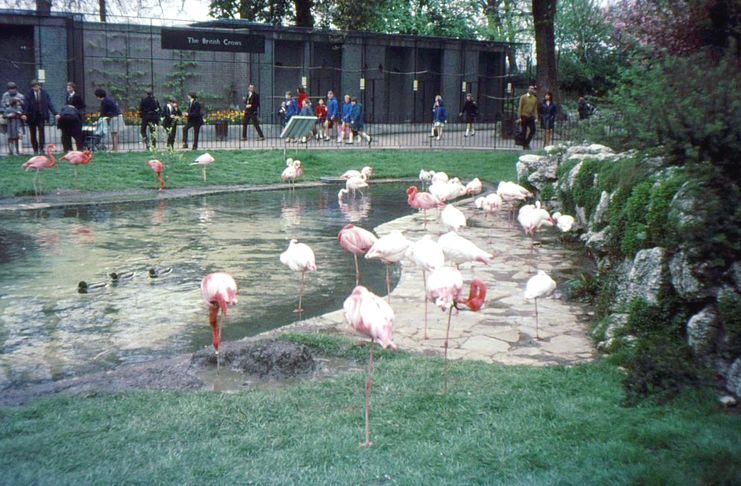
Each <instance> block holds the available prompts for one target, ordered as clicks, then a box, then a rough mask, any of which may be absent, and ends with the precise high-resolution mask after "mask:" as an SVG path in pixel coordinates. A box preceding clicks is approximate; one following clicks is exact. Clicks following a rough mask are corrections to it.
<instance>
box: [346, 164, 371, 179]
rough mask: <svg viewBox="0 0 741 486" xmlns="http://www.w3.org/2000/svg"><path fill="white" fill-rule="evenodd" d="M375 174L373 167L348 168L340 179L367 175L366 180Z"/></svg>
mask: <svg viewBox="0 0 741 486" xmlns="http://www.w3.org/2000/svg"><path fill="white" fill-rule="evenodd" d="M372 175H373V167H368V166H366V167H363V168H362V169H361V170H348V171H347V172H345V173H344V174H342V175H341V176H340V179H342V180H345V181H346V180H348V179H350V178H352V177H362V176H365V180H368V179H370V176H372Z"/></svg>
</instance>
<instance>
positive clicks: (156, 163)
mask: <svg viewBox="0 0 741 486" xmlns="http://www.w3.org/2000/svg"><path fill="white" fill-rule="evenodd" d="M145 163H146V164H147V165H148V166H149V167H151V168H152V170H153V171H154V185H155V186H157V179H159V181H160V191H164V190H165V180H164V179H163V178H162V161H160V160H156V159H152V160H147V161H146V162H145ZM204 170H205V169H204Z"/></svg>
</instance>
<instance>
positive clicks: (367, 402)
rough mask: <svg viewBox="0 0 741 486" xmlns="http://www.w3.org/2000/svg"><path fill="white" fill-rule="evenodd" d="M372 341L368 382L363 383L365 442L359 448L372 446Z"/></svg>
mask: <svg viewBox="0 0 741 486" xmlns="http://www.w3.org/2000/svg"><path fill="white" fill-rule="evenodd" d="M373 344H374V343H373V341H371V346H370V359H369V360H368V381H366V382H365V442H361V443H360V447H368V446H372V445H373V442H371V441H370V412H369V409H370V389H371V382H372V377H373Z"/></svg>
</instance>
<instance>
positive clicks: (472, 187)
mask: <svg viewBox="0 0 741 486" xmlns="http://www.w3.org/2000/svg"><path fill="white" fill-rule="evenodd" d="M483 190H484V185H483V184H482V183H481V181H480V180H479V178H478V177H476V178H475V179H474V180H472V181H471V182H469V183H468V184H466V194H469V195H473V194H480V193H481V191H483Z"/></svg>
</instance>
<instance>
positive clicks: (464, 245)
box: [437, 231, 494, 267]
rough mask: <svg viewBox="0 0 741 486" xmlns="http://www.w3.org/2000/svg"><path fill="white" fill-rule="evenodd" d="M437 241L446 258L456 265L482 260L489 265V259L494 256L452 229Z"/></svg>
mask: <svg viewBox="0 0 741 486" xmlns="http://www.w3.org/2000/svg"><path fill="white" fill-rule="evenodd" d="M437 242H438V244H439V245H440V246H441V247H442V249H443V254H444V255H445V259H446V260H448V261H449V262H451V263H454V264H455V266H456V267H457V266H458V265H460V264H462V263H467V262H481V263H483V264H485V265H488V264H489V261H490V260H491V259H492V258H494V255H492V254H491V253H487V252H485V251H484V250H482V249H481V248H479V247H478V246H476V245H475V244H474V243H473V242H471V241H470V240H467V239H466V238H464V237H462V236H459V235H457V234H455V233H454V232H452V231H451V232H449V233H445V234H444V235H442V236H441V237H440V238H439V239H438V240H437Z"/></svg>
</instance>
